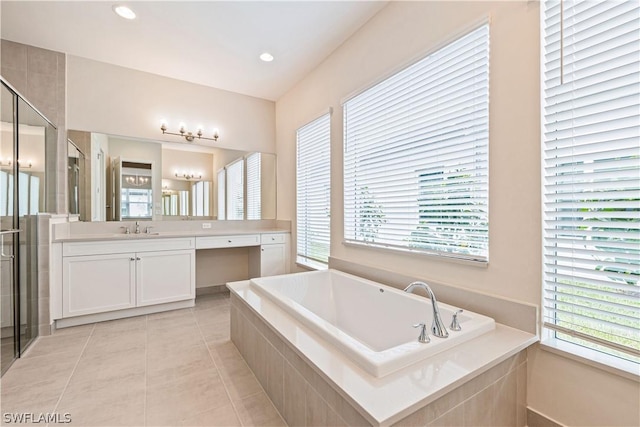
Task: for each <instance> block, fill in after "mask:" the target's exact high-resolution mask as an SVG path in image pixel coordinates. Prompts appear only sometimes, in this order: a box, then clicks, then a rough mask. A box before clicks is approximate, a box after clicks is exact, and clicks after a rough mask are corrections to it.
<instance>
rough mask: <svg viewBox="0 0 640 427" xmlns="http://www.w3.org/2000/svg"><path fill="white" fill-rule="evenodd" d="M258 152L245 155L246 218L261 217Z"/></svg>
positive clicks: (259, 158)
mask: <svg viewBox="0 0 640 427" xmlns="http://www.w3.org/2000/svg"><path fill="white" fill-rule="evenodd" d="M260 160H261V157H260V153H251V154H249V155H248V156H247V219H261V218H262V207H261V200H262V197H261V185H260V183H261V182H262V180H261V178H260V169H261V162H260Z"/></svg>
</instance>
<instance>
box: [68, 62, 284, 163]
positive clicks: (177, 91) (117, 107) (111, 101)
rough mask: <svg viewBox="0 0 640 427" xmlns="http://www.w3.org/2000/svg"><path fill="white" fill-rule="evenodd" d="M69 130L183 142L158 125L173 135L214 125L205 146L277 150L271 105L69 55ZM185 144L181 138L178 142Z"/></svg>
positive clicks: (209, 130) (208, 129) (205, 87)
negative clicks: (215, 134) (164, 128)
mask: <svg viewBox="0 0 640 427" xmlns="http://www.w3.org/2000/svg"><path fill="white" fill-rule="evenodd" d="M67 100H68V126H69V128H70V129H80V130H87V131H92V132H101V133H106V134H111V135H120V136H130V137H135V138H147V139H153V140H157V141H160V140H161V141H172V142H175V141H181V139H180V138H179V137H176V136H169V135H166V136H163V135H162V133H161V131H160V123H161V121H162V120H166V121H167V124H168V130H169V131H173V132H177V131H178V125H179V123H180V122H184V123H185V125H186V127H187V130H192V131H194V132H195V130H196V127H197V126H199V125H202V126H204V130H205V136H206V134H207V133H212V129H213V128H214V127H217V128H218V129H219V130H220V139H219V140H218V142H216V143H214V142H213V141H208V142H206V144H207V145H209V146H214V147H221V148H232V149H238V150H246V151H264V152H269V153H273V152H275V119H274V114H275V105H274V103H273V102H272V101H267V100H264V99H259V98H253V97H250V96H246V95H240V94H237V93H233V92H228V91H224V90H220V89H215V88H211V87H207V86H201V85H197V84H193V83H188V82H184V81H180V80H175V79H170V78H167V77H161V76H158V75H155V74H150V73H145V72H142V71H136V70H132V69H129V68H123V67H118V66H115V65H110V64H106V63H103V62H97V61H93V60H90V59H86V58H80V57H77V56H72V55H68V56H67ZM182 141H183V140H182Z"/></svg>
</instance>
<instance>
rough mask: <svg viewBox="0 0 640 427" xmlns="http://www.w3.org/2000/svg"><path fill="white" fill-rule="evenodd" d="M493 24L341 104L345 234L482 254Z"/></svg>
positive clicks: (376, 242) (372, 241)
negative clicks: (490, 35) (342, 110)
mask: <svg viewBox="0 0 640 427" xmlns="http://www.w3.org/2000/svg"><path fill="white" fill-rule="evenodd" d="M488 146H489V26H488V24H485V25H483V26H481V27H480V28H478V29H476V30H474V31H472V32H470V33H469V34H467V35H465V36H463V37H461V38H459V39H458V40H455V41H454V42H452V43H450V44H448V45H446V46H444V47H443V48H441V49H439V50H437V51H435V52H433V53H431V54H430V55H429V56H427V57H426V58H424V59H422V60H421V61H419V62H417V63H415V64H413V65H411V66H410V67H408V68H405V69H404V70H402V71H400V72H399V73H397V74H395V75H393V76H391V77H390V78H388V79H386V80H384V81H383V82H381V83H379V84H377V85H375V86H373V87H371V88H370V89H368V90H366V91H364V92H362V93H361V94H359V95H357V96H355V97H353V98H351V99H350V100H348V101H347V102H345V104H344V155H345V159H344V209H345V223H344V234H345V241H346V242H351V243H358V244H365V245H370V246H378V247H386V248H389V249H399V250H411V251H420V252H427V253H432V254H437V255H443V256H448V257H457V258H464V259H470V260H475V261H483V262H486V261H487V260H488V246H489V223H488Z"/></svg>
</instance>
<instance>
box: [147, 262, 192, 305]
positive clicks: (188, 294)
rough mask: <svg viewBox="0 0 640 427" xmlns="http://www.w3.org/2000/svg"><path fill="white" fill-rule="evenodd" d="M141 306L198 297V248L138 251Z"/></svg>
mask: <svg viewBox="0 0 640 427" xmlns="http://www.w3.org/2000/svg"><path fill="white" fill-rule="evenodd" d="M137 255H138V258H137V265H136V295H137V305H138V307H141V306H144V305H152V304H163V303H166V302H173V301H181V300H185V299H193V298H195V296H196V295H195V262H196V258H195V251H194V250H180V251H158V252H143V253H138V254H137Z"/></svg>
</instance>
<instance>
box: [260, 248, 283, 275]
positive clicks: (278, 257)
mask: <svg viewBox="0 0 640 427" xmlns="http://www.w3.org/2000/svg"><path fill="white" fill-rule="evenodd" d="M285 255H286V253H285V245H284V244H277V245H262V247H261V248H260V277H265V276H276V275H278V274H285V273H286V259H285Z"/></svg>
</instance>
